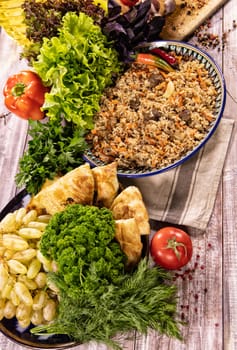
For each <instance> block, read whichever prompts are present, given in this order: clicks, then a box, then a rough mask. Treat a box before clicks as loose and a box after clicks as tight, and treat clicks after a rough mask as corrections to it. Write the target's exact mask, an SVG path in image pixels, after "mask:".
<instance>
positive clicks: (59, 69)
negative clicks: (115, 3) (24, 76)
mask: <svg viewBox="0 0 237 350" xmlns="http://www.w3.org/2000/svg"><path fill="white" fill-rule="evenodd" d="M33 67H34V69H35V71H36V72H37V73H38V75H39V76H40V77H41V79H42V81H43V82H44V84H45V85H47V86H51V91H50V92H49V93H47V94H46V96H45V103H44V106H43V109H44V110H45V111H46V112H47V116H48V117H49V118H61V117H63V118H65V119H66V120H68V121H72V122H73V123H75V124H76V125H78V126H79V127H81V128H83V129H91V128H93V116H94V114H95V113H96V112H97V111H98V110H99V101H100V98H101V95H102V93H103V91H104V89H105V88H106V87H107V86H109V85H111V84H112V82H113V78H114V77H115V76H116V75H117V74H118V73H120V72H121V68H122V67H121V64H120V62H119V59H118V53H117V51H116V50H115V49H114V47H113V43H112V42H109V41H108V39H107V37H106V36H105V35H104V34H102V32H101V28H100V27H99V26H97V25H95V24H94V23H93V20H92V18H90V17H89V16H87V15H86V14H84V13H82V12H81V13H80V15H79V16H78V15H76V14H75V13H73V12H68V13H67V14H66V15H65V16H64V17H63V22H62V27H61V28H60V30H59V35H58V36H57V37H53V38H51V39H47V38H45V39H44V42H43V44H42V47H41V50H40V54H39V56H38V58H37V60H36V61H35V62H34V64H33Z"/></svg>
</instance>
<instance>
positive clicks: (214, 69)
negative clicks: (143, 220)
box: [83, 40, 226, 178]
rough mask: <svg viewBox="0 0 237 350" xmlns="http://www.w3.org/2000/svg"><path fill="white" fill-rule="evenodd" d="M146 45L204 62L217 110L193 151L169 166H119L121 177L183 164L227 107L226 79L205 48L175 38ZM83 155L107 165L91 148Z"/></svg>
mask: <svg viewBox="0 0 237 350" xmlns="http://www.w3.org/2000/svg"><path fill="white" fill-rule="evenodd" d="M146 47H147V48H148V50H149V49H153V48H156V47H161V48H164V49H167V50H170V51H174V52H175V53H176V54H177V55H185V56H189V57H190V58H193V59H196V60H198V61H199V62H201V63H203V64H204V66H205V68H206V70H207V71H208V72H209V76H210V77H211V79H212V81H213V83H214V85H215V88H216V90H217V96H216V101H215V110H214V115H215V119H214V121H213V122H212V123H211V125H210V128H209V130H208V132H207V134H206V136H205V137H204V138H203V139H202V140H201V141H200V143H199V144H198V145H197V146H196V147H195V148H194V149H192V150H191V151H189V152H188V153H186V154H185V155H183V157H182V158H180V159H178V160H176V161H175V162H173V163H171V164H169V165H168V166H165V167H161V168H159V169H152V170H141V169H137V170H136V169H135V170H134V169H132V170H124V169H120V168H118V176H120V177H127V178H138V177H145V176H151V175H156V174H159V173H163V172H165V171H168V170H170V169H172V168H174V167H177V166H179V165H181V164H182V163H184V162H185V161H186V160H188V159H189V158H190V157H192V156H193V155H194V154H195V153H196V152H198V151H199V150H200V149H201V148H202V147H203V146H204V145H205V143H206V142H207V141H208V140H209V139H210V137H211V136H212V135H213V133H214V131H215V130H216V128H217V126H218V125H219V123H220V120H221V117H222V115H223V112H224V108H225V102H226V86H225V79H224V76H223V73H222V71H221V69H220V67H219V66H218V65H217V64H216V62H215V61H214V59H213V58H212V57H211V56H210V55H209V54H208V53H206V52H204V51H203V50H201V49H199V48H197V47H195V46H193V45H191V44H189V43H185V42H180V41H173V40H166V41H155V42H152V43H150V44H149V46H148V45H146ZM83 157H84V160H85V161H87V162H88V163H89V164H90V165H91V166H92V167H95V166H100V165H105V163H104V162H102V161H101V160H100V159H99V158H97V157H96V156H95V155H93V153H92V152H91V151H90V150H88V151H86V153H85V154H84V156H83Z"/></svg>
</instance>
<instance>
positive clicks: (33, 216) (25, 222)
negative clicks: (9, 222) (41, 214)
mask: <svg viewBox="0 0 237 350" xmlns="http://www.w3.org/2000/svg"><path fill="white" fill-rule="evenodd" d="M36 219H37V211H36V210H35V209H32V210H30V211H29V212H28V213H27V214H26V215H25V216H24V217H23V219H22V223H23V225H25V226H27V225H28V223H29V222H30V221H34V220H36Z"/></svg>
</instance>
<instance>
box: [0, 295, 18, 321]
mask: <svg viewBox="0 0 237 350" xmlns="http://www.w3.org/2000/svg"><path fill="white" fill-rule="evenodd" d="M3 312H4V317H6V318H8V319H10V318H13V317H14V316H15V315H16V306H15V305H14V304H13V302H12V301H11V300H7V302H6V304H5V307H4V311H3Z"/></svg>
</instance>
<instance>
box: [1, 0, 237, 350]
mask: <svg viewBox="0 0 237 350" xmlns="http://www.w3.org/2000/svg"><path fill="white" fill-rule="evenodd" d="M236 16H237V1H236V0H229V1H228V2H227V3H226V4H225V6H224V7H223V8H222V9H220V10H219V11H217V12H216V13H215V15H214V17H213V18H212V20H211V27H210V29H209V30H210V32H212V33H214V34H215V35H218V36H219V37H220V38H222V36H224V37H225V45H224V50H223V51H222V45H220V47H219V48H215V49H208V52H209V53H210V54H211V55H212V56H213V57H214V59H215V60H216V61H217V63H218V64H219V65H220V66H221V67H222V68H223V72H224V75H225V80H226V86H227V90H228V95H227V103H226V109H225V113H224V116H225V118H230V119H234V120H235V121H236V122H237V113H236V110H237V108H236V105H237V103H236V100H237V88H236V82H237V69H236V68H237V45H236V43H237V30H236V29H235V21H236V20H237V18H236ZM191 42H193V43H195V44H198V42H197V38H195V37H193V38H191ZM221 44H222V43H221ZM17 52H18V50H17V48H16V46H15V45H14V43H12V42H11V40H10V39H9V38H7V37H6V36H5V35H4V34H3V33H1V36H0V67H1V71H0V84H1V85H0V88H2V86H3V83H4V79H5V78H6V76H7V75H8V74H9V73H11V72H14V71H17V70H18V69H19V67H20V66H21V64H22V63H19V59H18V53H17ZM231 96H232V97H231ZM0 98H2V97H1V94H0ZM3 110H4V107H3V105H2V100H0V111H1V112H2V111H3ZM26 137H27V124H26V123H25V122H24V121H21V120H20V119H19V118H16V117H11V118H7V119H6V122H4V120H3V119H1V120H0V208H2V207H3V206H4V205H5V204H6V203H7V202H8V200H9V199H10V198H11V197H12V196H13V195H14V194H15V193H16V191H17V189H16V186H15V183H14V176H15V173H16V170H17V164H18V159H19V157H20V156H21V155H22V152H23V150H24V147H25V145H26ZM236 149H237V136H236V125H235V127H234V132H233V135H232V140H231V143H230V146H229V150H228V155H227V158H226V162H225V167H224V170H223V176H222V179H221V183H220V187H219V191H218V195H217V198H216V203H215V208H214V211H213V215H212V218H211V221H210V223H209V225H208V228H207V230H206V232H204V233H200V232H196V231H195V230H192V231H191V236H192V240H193V244H194V256H193V259H192V261H191V263H190V265H189V267H190V268H191V267H193V269H192V268H191V269H190V271H189V272H187V273H186V274H185V275H184V276H179V277H177V280H176V283H177V285H178V288H179V305H178V312H179V315H181V316H182V317H183V319H184V320H185V321H187V325H185V326H183V327H182V331H183V336H184V341H183V342H179V341H176V340H174V339H169V338H168V337H165V336H160V335H159V334H157V333H154V332H152V331H151V332H149V334H148V335H147V336H140V335H139V334H134V335H132V337H131V339H129V340H126V339H124V340H123V345H122V347H123V349H126V350H177V349H178V350H236V349H237V332H236V325H237V289H236V287H235V286H236V284H237V272H236V271H237V215H236V213H237V153H236ZM210 166H215V164H210ZM210 181H211V179H210ZM0 349H1V350H26V348H25V347H22V346H19V345H17V344H14V343H12V342H11V341H10V340H8V339H7V338H6V337H5V336H3V335H0ZM73 349H75V350H108V348H107V347H105V346H104V345H101V344H100V345H99V344H96V343H91V344H83V345H80V346H77V347H75V348H73Z"/></svg>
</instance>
